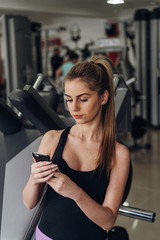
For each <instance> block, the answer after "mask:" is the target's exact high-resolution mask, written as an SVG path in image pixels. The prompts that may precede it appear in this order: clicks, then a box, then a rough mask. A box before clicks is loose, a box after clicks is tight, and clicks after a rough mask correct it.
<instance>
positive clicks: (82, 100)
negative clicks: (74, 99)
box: [80, 98, 88, 102]
mask: <svg viewBox="0 0 160 240" xmlns="http://www.w3.org/2000/svg"><path fill="white" fill-rule="evenodd" d="M80 101H81V102H87V101H88V99H86V98H85V99H80Z"/></svg>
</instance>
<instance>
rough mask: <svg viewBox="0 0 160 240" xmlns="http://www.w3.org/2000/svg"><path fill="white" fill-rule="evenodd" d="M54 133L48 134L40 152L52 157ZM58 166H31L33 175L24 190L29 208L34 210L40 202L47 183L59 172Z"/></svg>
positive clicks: (39, 164)
mask: <svg viewBox="0 0 160 240" xmlns="http://www.w3.org/2000/svg"><path fill="white" fill-rule="evenodd" d="M53 135H54V134H53V131H52V132H51V131H50V132H48V133H46V134H45V135H44V136H43V138H42V141H41V143H40V146H39V149H38V152H39V153H43V154H48V155H49V156H50V157H51V153H52V151H51V148H50V147H51V142H52V143H53V142H54V141H53ZM52 148H53V150H54V147H52ZM57 168H58V167H57V165H56V164H51V163H50V162H47V161H45V162H42V161H41V162H35V160H34V163H33V164H32V166H31V174H30V177H29V180H28V182H27V184H26V186H25V188H24V190H23V201H24V204H25V206H26V207H27V208H29V209H32V208H33V207H35V206H36V205H37V203H38V202H39V200H40V198H41V196H42V193H43V190H44V186H45V183H46V182H47V181H48V180H49V179H50V178H51V177H52V176H53V173H54V171H56V170H57Z"/></svg>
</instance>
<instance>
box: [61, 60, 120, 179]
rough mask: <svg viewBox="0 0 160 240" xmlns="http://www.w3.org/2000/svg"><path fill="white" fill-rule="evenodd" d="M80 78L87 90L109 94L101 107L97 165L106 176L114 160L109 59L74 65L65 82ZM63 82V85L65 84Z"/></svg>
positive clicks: (113, 123) (112, 103)
mask: <svg viewBox="0 0 160 240" xmlns="http://www.w3.org/2000/svg"><path fill="white" fill-rule="evenodd" d="M75 78H80V79H81V80H82V81H83V82H85V83H86V84H87V85H88V87H89V89H91V90H93V91H96V92H98V94H99V95H102V94H103V93H104V91H105V90H107V91H108V92H109V99H108V102H107V103H106V104H105V105H103V107H102V126H103V129H104V132H103V138H102V142H101V145H100V149H99V154H98V159H97V165H98V166H99V167H100V168H101V169H104V168H106V171H107V176H109V171H110V168H111V161H112V159H113V160H114V158H115V112H114V88H113V72H112V63H111V61H110V59H108V58H107V57H104V56H93V57H92V58H91V61H90V62H89V61H84V62H80V63H78V64H76V65H74V66H73V67H72V68H71V69H70V71H69V72H68V73H67V75H66V77H65V82H66V81H68V80H74V79H75ZM65 82H64V83H65Z"/></svg>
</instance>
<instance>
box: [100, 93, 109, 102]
mask: <svg viewBox="0 0 160 240" xmlns="http://www.w3.org/2000/svg"><path fill="white" fill-rule="evenodd" d="M108 98H109V92H108V91H107V90H105V91H104V93H103V95H102V101H101V104H102V105H104V104H106V103H107V102H108Z"/></svg>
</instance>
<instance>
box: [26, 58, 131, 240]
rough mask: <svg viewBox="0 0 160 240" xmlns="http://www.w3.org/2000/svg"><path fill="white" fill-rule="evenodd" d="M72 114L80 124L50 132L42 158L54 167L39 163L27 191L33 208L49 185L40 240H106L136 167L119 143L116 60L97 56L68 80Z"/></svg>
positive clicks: (41, 149)
mask: <svg viewBox="0 0 160 240" xmlns="http://www.w3.org/2000/svg"><path fill="white" fill-rule="evenodd" d="M64 89H65V96H66V99H67V104H68V109H69V111H70V113H71V115H72V117H73V118H74V119H75V120H76V124H75V125H74V126H73V127H72V128H66V129H65V130H60V131H55V130H53V131H49V132H47V133H46V134H45V135H44V137H43V139H42V141H41V144H40V146H39V150H38V151H39V153H43V154H48V155H49V156H50V158H51V159H52V164H48V162H39V163H36V162H34V163H33V164H32V167H31V175H30V178H29V180H28V183H27V185H26V187H25V189H24V191H23V199H24V203H25V205H26V207H28V208H29V209H31V208H33V207H34V206H36V204H37V203H38V201H39V199H40V197H41V196H42V192H43V188H44V185H45V183H47V185H48V189H47V196H46V203H45V208H44V210H43V213H42V216H41V219H40V222H39V225H38V226H37V229H36V240H40V239H41V240H42V239H45V240H47V239H53V240H65V239H67V240H82V239H83V240H90V239H92V240H105V239H107V231H106V230H108V229H110V228H111V227H112V226H113V225H114V223H115V220H116V217H117V213H118V209H119V206H120V204H121V201H122V197H123V193H124V189H125V185H126V181H127V177H128V172H129V165H130V155H129V151H128V149H127V148H126V147H125V146H123V145H121V144H120V143H118V142H116V140H115V115H114V90H113V76H112V69H111V65H110V61H109V60H108V59H107V58H105V57H103V56H99V57H96V56H94V57H92V59H91V61H90V62H88V61H84V62H82V63H78V64H76V65H75V66H73V67H72V69H71V70H70V71H69V72H68V74H67V75H66V78H65V83H64Z"/></svg>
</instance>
